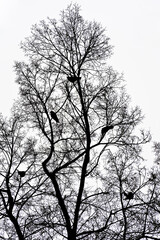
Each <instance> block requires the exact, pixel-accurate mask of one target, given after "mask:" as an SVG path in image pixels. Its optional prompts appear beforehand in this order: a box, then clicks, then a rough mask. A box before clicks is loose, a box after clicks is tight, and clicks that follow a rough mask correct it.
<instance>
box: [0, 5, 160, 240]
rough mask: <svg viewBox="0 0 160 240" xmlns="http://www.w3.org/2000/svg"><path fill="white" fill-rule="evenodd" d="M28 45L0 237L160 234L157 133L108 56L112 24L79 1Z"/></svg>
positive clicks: (3, 130) (9, 135)
mask: <svg viewBox="0 0 160 240" xmlns="http://www.w3.org/2000/svg"><path fill="white" fill-rule="evenodd" d="M21 48H22V50H23V51H24V53H25V55H26V61H25V62H16V63H15V72H16V75H17V80H16V81H17V83H18V84H19V95H20V98H19V100H18V101H17V103H15V105H14V106H13V109H12V117H11V119H9V120H7V119H4V118H3V117H2V116H1V118H0V149H1V152H0V169H1V172H0V226H1V230H0V238H1V239H14V240H15V239H19V240H24V239H26V240H32V239H39V240H40V239H46V240H47V239H57V240H59V239H61V240H62V239H68V240H81V239H84V240H102V239H105V240H122V239H123V240H131V239H134V240H140V239H142V240H144V239H157V240H158V239H160V230H159V229H160V228H159V226H160V220H159V219H160V218H159V213H160V209H159V206H160V204H159V203H160V198H159V182H160V181H159V172H158V169H150V170H148V169H146V168H145V164H144V161H143V157H142V154H141V150H142V146H143V144H145V143H147V142H149V141H150V139H151V136H150V133H149V132H146V131H144V130H141V129H139V128H138V125H139V124H140V123H141V122H142V119H143V116H142V113H141V110H140V109H139V107H137V106H136V107H131V106H130V98H129V96H128V95H127V93H126V91H125V87H124V81H123V76H122V75H120V74H118V73H117V72H116V71H115V70H113V68H112V67H111V66H108V65H107V59H108V58H109V57H110V56H111V55H112V46H111V45H110V44H109V38H108V37H106V31H105V29H104V28H103V27H102V26H101V24H99V23H97V22H95V21H94V22H89V21H85V20H84V19H83V18H82V16H81V15H80V8H79V6H78V5H77V4H71V5H69V6H68V7H67V9H66V10H64V11H62V12H61V15H60V20H59V21H58V22H57V21H56V20H55V19H48V21H41V22H40V24H39V25H35V26H33V27H32V32H31V36H30V37H28V38H27V39H26V40H25V41H24V42H23V43H22V44H21ZM155 152H156V153H157V152H159V151H158V143H157V145H156V143H155ZM157 161H158V160H157Z"/></svg>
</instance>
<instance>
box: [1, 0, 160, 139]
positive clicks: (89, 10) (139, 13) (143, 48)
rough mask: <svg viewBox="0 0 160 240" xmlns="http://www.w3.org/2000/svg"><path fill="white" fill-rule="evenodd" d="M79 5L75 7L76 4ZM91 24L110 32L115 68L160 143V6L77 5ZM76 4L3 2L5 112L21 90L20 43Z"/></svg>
mask: <svg viewBox="0 0 160 240" xmlns="http://www.w3.org/2000/svg"><path fill="white" fill-rule="evenodd" d="M72 2H75V1H72ZM76 2H77V3H78V4H79V5H80V6H81V9H82V11H81V14H82V16H83V17H84V18H85V19H88V20H96V21H97V22H101V23H102V25H103V26H104V27H105V28H106V29H107V35H108V37H110V39H111V40H110V44H111V45H114V55H113V56H112V58H111V60H110V64H112V66H113V67H114V69H116V70H118V71H119V72H120V73H121V72H123V73H124V78H125V80H126V86H127V92H128V93H129V95H131V98H132V104H133V105H139V106H140V107H141V109H142V111H143V114H144V115H145V120H144V127H145V128H146V129H150V130H151V133H152V135H153V139H154V140H157V141H160V108H159V102H160V86H159V85H160V84H159V83H160V81H159V79H160V0H98V1H93V0H77V1H76ZM69 3H71V1H70V0H57V1H54V0H0V112H2V114H3V115H5V116H7V115H9V112H10V108H11V106H12V104H13V99H16V98H17V92H18V91H17V86H16V84H15V74H14V72H13V65H14V61H15V60H21V59H22V56H23V54H22V52H21V50H20V47H19V43H20V42H21V41H23V40H24V38H25V37H27V36H29V35H30V29H31V26H32V25H33V24H35V23H38V22H39V21H40V20H45V19H46V18H47V17H50V18H56V19H58V18H59V13H60V11H61V10H63V9H65V8H66V7H67V5H68V4H69Z"/></svg>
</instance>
